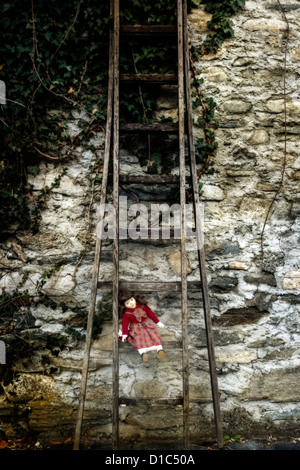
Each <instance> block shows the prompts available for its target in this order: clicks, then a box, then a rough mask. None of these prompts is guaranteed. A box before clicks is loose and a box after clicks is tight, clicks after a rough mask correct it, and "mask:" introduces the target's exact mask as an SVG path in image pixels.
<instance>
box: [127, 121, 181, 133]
mask: <svg viewBox="0 0 300 470" xmlns="http://www.w3.org/2000/svg"><path fill="white" fill-rule="evenodd" d="M120 132H122V133H123V134H140V133H147V134H149V133H153V134H157V133H159V134H160V133H168V134H177V133H178V125H177V124H164V123H158V124H156V123H154V124H140V123H122V124H120Z"/></svg>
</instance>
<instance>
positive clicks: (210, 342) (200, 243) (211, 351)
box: [183, 0, 223, 447]
mask: <svg viewBox="0 0 300 470" xmlns="http://www.w3.org/2000/svg"><path fill="white" fill-rule="evenodd" d="M183 2H184V9H183V18H184V57H185V61H184V62H185V63H184V67H185V94H186V96H185V98H186V110H187V128H188V130H187V134H188V143H189V153H190V168H191V178H192V191H193V204H194V214H195V221H196V234H197V248H198V259H199V269H200V276H201V291H202V299H203V309H204V318H205V324H206V337H207V349H208V357H209V365H210V379H211V387H212V396H213V406H214V416H215V425H216V433H217V442H218V446H219V447H223V431H222V419H221V411H220V399H219V390H218V380H217V372H216V360H215V347H214V338H213V332H212V323H211V313H210V298H209V289H208V282H207V273H206V263H205V252H204V240H203V227H202V221H201V214H200V206H199V193H198V180H197V170H196V158H195V146H194V139H193V121H192V103H191V89H190V60H189V54H190V50H189V41H188V29H187V28H188V27H187V2H186V0H183Z"/></svg>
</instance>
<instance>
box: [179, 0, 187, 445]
mask: <svg viewBox="0 0 300 470" xmlns="http://www.w3.org/2000/svg"><path fill="white" fill-rule="evenodd" d="M177 33H178V37H177V45H178V116H179V135H178V137H179V173H180V207H181V306H182V387H183V445H184V448H185V449H188V448H189V358H188V354H189V352H188V313H187V254H186V233H185V112H184V59H183V12H182V0H178V1H177Z"/></svg>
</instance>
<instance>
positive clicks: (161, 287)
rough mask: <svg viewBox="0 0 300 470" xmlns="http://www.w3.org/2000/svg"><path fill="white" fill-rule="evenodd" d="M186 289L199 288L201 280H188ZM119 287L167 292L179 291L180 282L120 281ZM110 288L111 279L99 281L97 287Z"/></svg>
mask: <svg viewBox="0 0 300 470" xmlns="http://www.w3.org/2000/svg"><path fill="white" fill-rule="evenodd" d="M187 284H188V289H193V290H195V289H197V290H198V289H200V288H201V282H199V281H188V283H187ZM119 285H120V289H124V290H127V291H132V292H168V291H174V292H176V291H180V290H181V282H180V281H173V282H163V281H159V282H136V281H120V282H119ZM101 287H102V288H111V287H112V281H99V282H98V288H101Z"/></svg>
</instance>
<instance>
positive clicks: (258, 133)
mask: <svg viewBox="0 0 300 470" xmlns="http://www.w3.org/2000/svg"><path fill="white" fill-rule="evenodd" d="M269 140H270V137H269V134H268V132H267V131H265V130H264V129H256V130H255V131H253V132H252V134H251V136H250V139H249V143H251V144H252V145H260V144H266V143H267V142H269Z"/></svg>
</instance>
